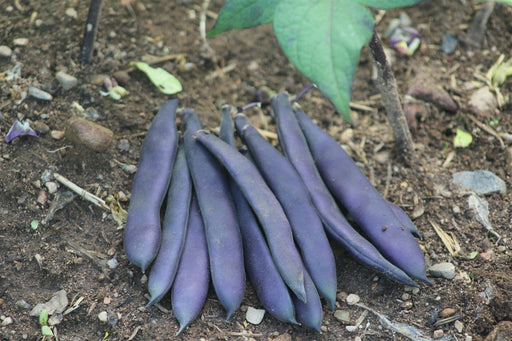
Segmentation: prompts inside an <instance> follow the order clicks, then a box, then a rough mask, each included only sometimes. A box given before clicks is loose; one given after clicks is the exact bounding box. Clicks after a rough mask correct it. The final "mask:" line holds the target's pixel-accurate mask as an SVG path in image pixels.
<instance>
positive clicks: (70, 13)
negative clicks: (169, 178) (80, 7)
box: [65, 7, 78, 19]
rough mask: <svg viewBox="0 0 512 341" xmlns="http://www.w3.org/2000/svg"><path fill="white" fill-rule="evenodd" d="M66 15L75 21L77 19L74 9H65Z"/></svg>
mask: <svg viewBox="0 0 512 341" xmlns="http://www.w3.org/2000/svg"><path fill="white" fill-rule="evenodd" d="M65 13H66V15H67V16H68V17H70V18H73V19H76V18H77V17H78V13H77V12H76V9H74V8H72V7H69V8H66V12H65Z"/></svg>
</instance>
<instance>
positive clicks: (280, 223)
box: [196, 130, 306, 302]
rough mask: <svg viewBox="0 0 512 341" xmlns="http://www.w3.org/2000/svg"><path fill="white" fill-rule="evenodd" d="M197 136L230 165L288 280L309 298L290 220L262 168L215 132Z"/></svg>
mask: <svg viewBox="0 0 512 341" xmlns="http://www.w3.org/2000/svg"><path fill="white" fill-rule="evenodd" d="M196 139H197V141H199V142H200V143H201V144H202V145H203V146H205V147H206V149H208V151H209V152H210V153H211V154H212V155H213V156H214V157H215V158H216V159H217V160H218V161H219V162H220V163H221V164H222V165H223V166H224V167H225V168H226V169H227V171H228V172H229V174H230V175H231V178H232V179H233V180H234V181H235V182H236V183H237V184H238V187H239V188H240V190H241V191H242V193H243V194H244V197H245V198H246V199H247V201H248V202H249V205H250V206H251V207H252V209H253V211H254V213H255V214H256V216H257V217H258V220H259V222H260V224H261V227H262V228H263V230H264V233H265V236H266V238H267V243H268V246H269V248H270V252H271V254H272V259H273V260H274V263H275V264H276V267H277V268H278V270H279V273H280V274H281V276H282V278H283V280H284V282H285V283H286V284H287V285H288V287H289V288H290V289H291V290H292V291H293V292H294V293H295V294H296V295H297V297H299V299H301V300H302V301H304V302H305V301H306V292H305V289H304V269H303V264H302V260H301V258H300V255H299V252H298V251H297V248H296V246H295V243H294V240H293V235H292V230H291V227H290V223H289V222H288V219H287V218H286V215H285V213H284V211H283V209H282V207H281V204H280V203H279V201H278V200H277V199H276V197H275V196H274V194H273V193H272V191H271V190H270V188H268V186H267V184H266V183H265V180H263V178H262V176H261V175H260V172H259V171H258V169H257V168H256V166H254V165H253V164H252V162H251V161H249V160H248V159H247V158H245V157H244V156H243V155H242V154H240V153H239V152H238V151H237V150H236V149H235V148H233V147H232V146H230V145H229V144H227V143H226V142H224V141H222V140H221V139H220V138H218V137H216V136H215V135H213V134H211V133H209V132H206V131H204V130H201V131H198V132H197V134H196Z"/></svg>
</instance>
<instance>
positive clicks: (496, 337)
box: [485, 321, 512, 341]
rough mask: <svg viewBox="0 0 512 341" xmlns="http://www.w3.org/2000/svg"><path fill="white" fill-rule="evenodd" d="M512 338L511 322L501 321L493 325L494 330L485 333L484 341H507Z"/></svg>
mask: <svg viewBox="0 0 512 341" xmlns="http://www.w3.org/2000/svg"><path fill="white" fill-rule="evenodd" d="M507 340H512V322H511V321H501V322H500V323H498V324H497V325H496V327H494V330H493V331H492V332H490V333H489V335H487V337H486V338H485V341H507Z"/></svg>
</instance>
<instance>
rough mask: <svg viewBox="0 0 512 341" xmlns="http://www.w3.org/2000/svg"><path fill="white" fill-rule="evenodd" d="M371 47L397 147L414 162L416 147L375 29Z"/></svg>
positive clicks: (380, 90) (400, 152) (406, 157)
mask: <svg viewBox="0 0 512 341" xmlns="http://www.w3.org/2000/svg"><path fill="white" fill-rule="evenodd" d="M369 47H370V50H371V54H372V57H373V59H374V61H375V64H376V65H377V79H376V81H375V82H376V87H377V89H378V90H379V92H380V93H381V94H382V102H383V104H384V107H385V108H386V111H387V116H388V121H389V124H390V125H391V128H392V129H393V135H394V137H395V142H396V147H397V149H398V151H399V154H400V155H401V156H403V157H404V159H405V160H406V161H414V160H416V156H415V152H414V145H413V142H412V136H411V132H410V130H409V126H408V125H407V120H406V118H405V115H404V112H403V110H402V105H401V103H400V98H399V96H398V90H397V86H396V80H395V77H394V76H393V72H392V70H391V66H390V65H389V61H388V59H387V57H386V54H385V52H384V48H383V47H382V42H381V40H380V37H379V35H378V33H377V31H376V30H375V29H374V30H373V36H372V39H371V40H370V43H369Z"/></svg>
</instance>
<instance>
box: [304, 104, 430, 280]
mask: <svg viewBox="0 0 512 341" xmlns="http://www.w3.org/2000/svg"><path fill="white" fill-rule="evenodd" d="M295 116H296V118H297V121H298V122H299V125H300V127H301V129H302V131H303V133H304V136H305V137H306V140H307V143H308V146H309V148H310V151H311V155H312V156H313V159H314V162H315V164H316V166H317V169H318V171H319V172H320V174H321V176H322V178H323V180H324V182H325V184H326V185H327V187H328V188H329V190H330V192H331V193H332V195H333V196H334V197H335V198H336V199H337V200H339V202H340V203H341V204H342V205H343V207H344V208H345V209H346V210H347V211H348V213H349V214H350V216H351V217H353V218H354V220H355V222H356V223H357V225H358V226H359V227H360V228H361V229H362V230H363V231H364V233H365V235H366V236H368V239H369V240H370V241H371V242H372V244H373V245H375V247H377V249H378V250H379V251H380V252H381V253H382V255H384V257H386V258H387V259H388V260H389V261H390V262H391V263H393V264H395V265H396V266H398V267H399V268H400V269H402V270H403V271H405V272H406V273H407V274H409V275H410V276H412V277H414V278H416V279H419V280H421V281H423V282H426V283H430V281H429V280H428V278H427V277H426V263H425V256H424V255H423V252H422V251H421V249H420V246H419V244H418V242H417V240H416V239H415V238H414V236H413V235H412V234H411V232H410V231H409V229H406V228H405V227H404V225H403V224H402V222H401V221H400V219H398V218H397V216H396V214H395V213H394V210H393V209H392V207H391V205H390V203H389V202H388V201H387V200H385V199H384V198H383V197H382V196H381V195H380V194H379V192H378V191H377V190H376V189H375V187H373V185H372V184H371V183H370V181H369V180H368V179H367V178H366V176H365V175H364V174H363V172H362V171H361V170H360V169H359V167H357V165H356V164H355V163H354V161H353V160H352V159H351V158H350V156H348V154H347V153H346V152H345V150H344V149H343V148H341V146H340V145H339V144H338V142H336V141H335V140H333V139H332V138H331V137H330V136H329V135H328V134H327V133H325V132H324V131H323V130H322V129H321V128H320V127H319V126H317V125H316V124H315V123H313V121H311V120H310V119H309V117H308V116H307V115H306V114H305V113H304V112H303V111H302V110H300V109H298V110H296V112H295Z"/></svg>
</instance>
